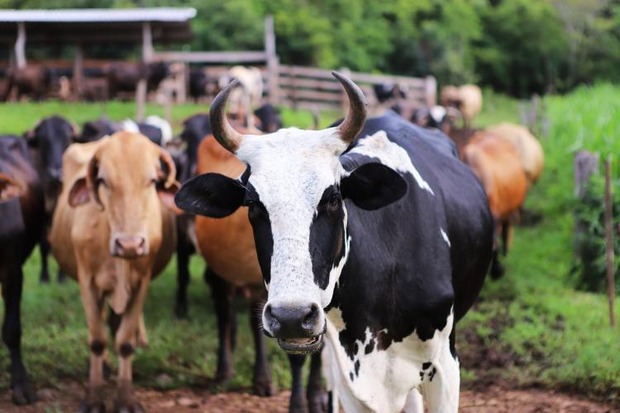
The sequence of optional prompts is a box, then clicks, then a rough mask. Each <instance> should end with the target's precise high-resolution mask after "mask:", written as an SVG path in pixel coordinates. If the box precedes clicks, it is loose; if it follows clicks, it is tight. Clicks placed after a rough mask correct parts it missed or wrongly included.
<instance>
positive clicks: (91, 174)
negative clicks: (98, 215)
mask: <svg viewBox="0 0 620 413" xmlns="http://www.w3.org/2000/svg"><path fill="white" fill-rule="evenodd" d="M98 175H99V159H97V156H96V155H95V156H93V158H92V159H91V160H90V161H89V162H88V172H87V173H86V184H87V187H88V188H89V189H90V196H91V197H92V198H93V200H94V201H95V202H96V203H97V205H99V207H100V208H101V209H103V203H102V202H101V199H100V198H99V185H100V184H101V180H100V179H99V178H98Z"/></svg>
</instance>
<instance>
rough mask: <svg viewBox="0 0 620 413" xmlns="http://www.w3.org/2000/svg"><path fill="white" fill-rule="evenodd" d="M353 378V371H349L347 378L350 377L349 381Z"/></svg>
mask: <svg viewBox="0 0 620 413" xmlns="http://www.w3.org/2000/svg"><path fill="white" fill-rule="evenodd" d="M354 378H355V376H353V372H352V371H350V372H349V379H350V380H351V381H353V379H354Z"/></svg>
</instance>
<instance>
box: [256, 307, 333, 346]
mask: <svg viewBox="0 0 620 413" xmlns="http://www.w3.org/2000/svg"><path fill="white" fill-rule="evenodd" d="M320 318H321V317H320V311H319V306H318V305H316V304H314V303H310V304H304V305H298V306H290V305H287V306H284V305H271V304H267V306H266V307H265V322H266V324H267V326H268V327H269V330H270V332H271V334H272V335H273V336H274V337H277V338H306V337H315V336H317V335H318V334H320V333H321V332H322V331H321V326H320V325H319V323H320Z"/></svg>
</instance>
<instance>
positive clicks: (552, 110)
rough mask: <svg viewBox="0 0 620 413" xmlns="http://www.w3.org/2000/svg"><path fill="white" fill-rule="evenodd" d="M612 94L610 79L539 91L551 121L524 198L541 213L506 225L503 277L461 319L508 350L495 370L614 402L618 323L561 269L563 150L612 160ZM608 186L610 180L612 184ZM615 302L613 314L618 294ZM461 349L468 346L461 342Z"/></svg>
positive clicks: (568, 259) (619, 385)
mask: <svg viewBox="0 0 620 413" xmlns="http://www.w3.org/2000/svg"><path fill="white" fill-rule="evenodd" d="M619 92H620V88H618V87H614V86H611V85H599V86H597V87H594V88H582V89H579V90H577V91H576V92H574V93H573V94H571V95H569V96H562V97H559V96H553V97H549V98H546V99H545V104H546V107H547V108H548V111H547V115H548V116H549V119H550V122H551V125H550V130H549V136H548V137H547V138H546V139H543V140H542V144H543V147H544V149H545V156H546V159H545V171H544V172H543V175H542V178H541V180H540V181H539V182H538V183H537V184H536V186H535V187H534V188H533V189H532V190H531V193H530V194H529V195H528V199H527V201H526V206H525V207H526V209H527V210H530V211H535V212H538V213H540V214H542V216H543V220H542V222H541V223H540V224H539V225H537V226H532V227H518V228H517V229H516V234H515V239H514V244H513V246H512V249H511V250H510V251H509V253H508V256H507V259H506V260H505V262H506V264H507V271H506V275H505V277H504V278H503V279H500V280H499V281H495V282H493V281H490V280H489V281H488V282H487V283H486V285H485V287H484V290H483V294H482V300H481V301H480V303H479V305H478V306H477V308H476V309H475V310H474V311H472V312H471V313H470V314H469V315H468V316H467V317H466V318H465V319H464V322H463V323H462V326H461V329H465V330H468V329H472V330H474V331H475V332H476V333H477V334H478V336H480V337H481V339H482V340H483V342H485V343H487V344H488V345H489V346H494V347H495V348H497V349H500V350H503V351H507V352H509V353H510V354H511V356H512V358H513V359H514V363H507V365H506V366H502V367H503V371H502V372H499V373H498V374H499V375H500V376H502V377H503V378H506V379H509V380H512V381H513V382H515V383H518V384H521V385H533V384H536V385H544V386H547V387H550V388H556V389H570V390H571V391H577V392H580V393H584V394H588V395H594V396H596V397H598V398H602V399H606V400H608V401H613V402H614V403H617V404H620V357H617V349H618V345H619V344H620V329H619V328H618V327H616V328H615V329H612V328H611V327H610V326H609V319H608V306H607V299H606V296H605V295H603V294H590V293H583V292H576V291H574V290H573V288H572V282H573V280H572V276H571V274H570V272H571V271H570V270H571V267H572V265H573V263H574V258H573V216H572V205H574V203H575V202H576V201H575V199H574V198H573V169H572V159H573V153H574V151H575V150H577V149H582V148H584V149H588V150H590V151H600V153H601V155H602V157H604V156H606V154H613V156H615V160H614V161H615V162H616V165H617V157H618V154H620V139H617V137H618V136H619V135H620V93H619ZM508 103H509V102H508ZM613 137H616V139H613ZM616 176H617V174H616ZM615 190H616V191H618V190H620V188H619V187H618V186H617V185H616V189H615ZM617 282H620V280H618V281H617ZM615 308H616V309H615V311H616V314H618V315H620V303H618V300H616V306H615ZM617 317H618V316H617ZM498 318H499V319H501V320H500V322H499V325H500V327H499V328H497V327H496V324H498V323H497V319H498ZM490 326H493V327H490ZM496 336H497V337H496ZM462 348H463V351H465V352H466V351H468V350H467V343H462ZM474 367H475V366H470V367H469V368H474ZM478 373H479V375H483V374H484V373H485V372H481V371H478ZM470 376H473V377H471V378H472V379H473V378H475V377H476V375H475V374H474V375H470ZM473 382H474V381H473V380H471V381H470V383H473Z"/></svg>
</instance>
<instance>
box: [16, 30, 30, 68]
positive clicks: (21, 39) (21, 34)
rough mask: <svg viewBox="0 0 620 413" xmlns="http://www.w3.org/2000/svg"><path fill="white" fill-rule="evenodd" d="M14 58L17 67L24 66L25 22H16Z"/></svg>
mask: <svg viewBox="0 0 620 413" xmlns="http://www.w3.org/2000/svg"><path fill="white" fill-rule="evenodd" d="M15 60H16V63H17V68H18V69H23V68H24V67H26V64H27V62H26V24H25V23H24V22H18V23H17V40H15Z"/></svg>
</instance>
